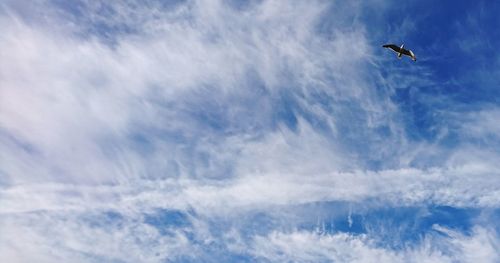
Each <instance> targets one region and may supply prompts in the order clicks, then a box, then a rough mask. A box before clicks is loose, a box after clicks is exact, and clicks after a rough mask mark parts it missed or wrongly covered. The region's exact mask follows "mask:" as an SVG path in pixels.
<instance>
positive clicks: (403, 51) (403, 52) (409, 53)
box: [382, 44, 417, 61]
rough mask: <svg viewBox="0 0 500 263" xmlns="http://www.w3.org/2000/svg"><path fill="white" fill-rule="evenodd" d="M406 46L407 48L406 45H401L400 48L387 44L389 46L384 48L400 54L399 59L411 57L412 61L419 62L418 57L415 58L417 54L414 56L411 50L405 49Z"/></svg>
mask: <svg viewBox="0 0 500 263" xmlns="http://www.w3.org/2000/svg"><path fill="white" fill-rule="evenodd" d="M404 46H405V44H403V45H401V47H398V46H396V45H394V44H387V45H383V46H382V47H385V48H390V49H392V50H393V51H394V52H396V53H398V58H401V55H406V56H409V57H411V59H412V60H413V61H417V57H416V56H415V54H413V52H412V51H411V50H408V49H404Z"/></svg>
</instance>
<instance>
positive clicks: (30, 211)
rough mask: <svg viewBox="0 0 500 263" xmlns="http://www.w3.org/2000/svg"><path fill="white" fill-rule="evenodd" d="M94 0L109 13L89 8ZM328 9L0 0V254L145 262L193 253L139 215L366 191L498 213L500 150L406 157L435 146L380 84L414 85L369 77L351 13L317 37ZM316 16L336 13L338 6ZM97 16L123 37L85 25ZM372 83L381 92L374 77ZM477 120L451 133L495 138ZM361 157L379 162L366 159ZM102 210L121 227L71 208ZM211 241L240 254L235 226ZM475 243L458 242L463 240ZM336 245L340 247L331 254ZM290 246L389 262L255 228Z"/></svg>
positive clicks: (325, 241)
mask: <svg viewBox="0 0 500 263" xmlns="http://www.w3.org/2000/svg"><path fill="white" fill-rule="evenodd" d="M102 5H104V6H106V8H108V9H110V10H114V11H113V12H114V15H109V14H103V13H99V12H100V11H99V10H101V8H102ZM356 6H357V5H356V4H353V8H354V7H356ZM327 7H331V6H327V5H326V4H325V3H323V2H307V3H305V2H303V3H301V2H299V3H295V4H290V3H287V2H282V1H264V2H262V3H259V4H255V5H252V6H250V7H247V8H243V9H242V10H239V11H236V10H235V9H233V8H231V7H230V6H228V5H225V4H224V3H223V2H219V1H214V2H208V1H188V2H187V3H184V4H180V5H178V6H177V7H176V8H174V9H168V10H165V9H164V8H162V7H160V6H157V5H139V4H137V3H135V2H133V1H131V2H127V3H112V4H109V3H102V2H94V1H92V2H83V3H82V7H81V10H80V11H81V14H78V15H76V14H75V15H74V16H72V15H71V14H70V13H64V12H62V11H61V10H60V9H58V8H56V7H54V6H53V5H51V4H50V3H47V2H44V1H42V2H40V3H37V4H33V5H32V6H30V7H26V9H23V8H21V9H23V10H24V12H25V13H24V12H21V11H19V8H20V7H19V6H17V5H15V4H13V3H8V4H4V5H2V10H3V11H2V12H0V27H1V28H3V32H2V34H1V35H0V46H1V47H2V48H1V49H0V56H1V57H2V59H1V60H0V83H1V86H0V95H1V96H0V222H1V223H2V224H0V225H1V227H0V233H4V234H2V235H1V237H0V255H1V256H0V258H2V259H5V260H7V261H11V262H12V261H14V262H15V261H19V262H31V261H33V260H34V259H36V261H42V262H43V261H46V262H53V261H64V260H65V259H67V258H72V259H74V261H83V262H85V261H99V260H101V259H103V260H118V261H119V260H123V261H153V262H154V261H159V260H160V259H162V258H168V257H169V256H174V257H176V256H181V255H186V254H189V253H188V252H186V251H191V250H195V251H198V252H197V253H199V254H197V253H194V254H195V256H196V255H201V254H203V253H202V252H201V251H199V250H201V249H199V248H196V246H193V244H191V243H190V242H191V241H190V240H188V239H189V238H188V237H187V234H186V233H183V232H182V231H180V232H176V233H175V234H173V235H171V236H164V235H161V234H160V233H158V232H157V230H155V229H154V228H153V227H151V226H149V225H147V224H143V223H142V221H141V220H142V219H141V215H143V214H144V213H149V212H151V211H153V210H155V209H157V208H165V209H179V210H181V211H189V210H190V209H194V210H195V211H196V213H198V214H199V215H201V216H205V217H208V218H212V217H216V216H226V215H228V216H229V217H230V216H231V215H232V213H234V212H236V211H243V213H244V212H245V211H248V210H251V209H254V208H256V209H259V210H266V209H269V208H271V207H272V206H275V205H295V204H304V203H309V202H323V201H353V202H362V201H363V200H366V199H370V198H374V199H380V200H381V202H387V203H388V204H399V205H409V204H415V203H421V202H427V201H429V200H430V201H432V202H435V203H437V204H446V205H454V206H477V207H498V204H499V203H500V202H499V201H500V200H499V199H500V182H499V181H498V180H499V177H498V174H499V173H500V171H499V167H498V165H497V164H496V162H495V158H496V157H498V154H497V152H494V151H490V152H483V151H480V150H478V148H477V147H475V146H468V147H462V148H460V149H457V150H456V151H454V152H453V153H451V154H449V155H446V156H444V157H442V158H443V162H442V163H441V164H440V165H438V166H432V167H429V166H431V165H427V166H426V165H422V166H423V167H420V168H416V167H412V166H411V163H412V161H414V160H415V159H418V158H424V157H425V156H428V155H432V154H434V155H437V154H436V153H441V152H443V149H441V148H440V146H439V145H430V144H425V143H415V142H411V141H410V140H409V139H408V138H407V137H406V135H405V131H404V127H403V126H404V124H403V123H402V122H401V116H400V113H399V112H398V108H397V106H396V105H394V104H393V103H392V102H391V101H390V99H388V98H387V97H386V95H389V94H390V93H391V92H392V91H393V89H395V86H396V85H402V86H409V85H412V84H413V83H415V82H417V81H422V80H418V79H416V78H411V79H409V80H408V79H406V80H405V81H404V82H403V81H401V82H400V81H399V79H397V78H395V79H390V78H382V77H380V76H378V75H377V74H376V73H373V71H376V69H377V66H376V65H377V63H376V62H374V60H375V58H376V56H375V55H374V52H373V50H372V47H371V44H370V43H369V40H368V39H367V36H366V32H365V31H364V29H363V26H362V24H356V26H355V27H353V28H352V30H348V31H346V30H340V29H332V30H331V31H327V32H321V34H323V35H321V34H319V32H317V28H316V26H317V23H318V22H319V21H320V20H321V19H322V18H324V16H325V15H327V14H326V13H325V10H326V9H327ZM358 7H359V6H358ZM106 8H104V9H106ZM35 10H39V12H36V11H35ZM66 11H67V10H66ZM330 11H331V12H333V13H332V14H328V15H329V16H332V17H333V18H331V19H334V20H335V21H337V20H338V21H341V20H342V19H346V16H347V17H349V14H346V13H342V12H344V11H345V10H344V9H339V11H337V9H336V8H332V10H330ZM350 12H353V13H356V12H358V11H357V10H355V9H353V10H350ZM40 14H43V15H40ZM42 17H44V18H42ZM98 25H101V26H103V25H106V26H108V28H125V29H130V31H131V32H129V33H124V32H122V31H119V32H114V31H113V30H108V29H103V30H104V31H106V30H108V31H106V32H104V33H102V32H101V33H99V32H96V29H97V28H98V27H99V26H98ZM101 29H102V28H101ZM103 34H104V35H103ZM418 70H420V71H425V68H417V69H416V71H418ZM424 81H428V80H424ZM379 82H380V83H382V84H381V85H383V86H384V87H385V88H386V90H384V91H383V92H382V93H384V94H379V93H378V92H377V91H376V89H374V88H373V86H374V85H376V84H374V83H379ZM385 93H387V94H385ZM289 104H293V106H290V105H289ZM287 106H290V109H289V111H290V112H286V113H284V114H283V115H285V116H280V115H279V113H280V112H282V111H284V110H285V108H286V107H287ZM481 116H483V115H481ZM484 116H485V117H484V119H485V120H490V121H489V122H481V123H483V126H484V127H482V128H480V129H479V128H478V129H479V130H478V129H465V130H466V131H467V132H468V133H469V134H472V135H474V136H476V135H477V136H482V134H483V132H486V133H494V132H495V131H496V130H497V128H498V127H496V126H495V125H494V124H492V123H491V120H493V119H494V117H495V116H496V115H494V114H493V115H490V114H485V115H484ZM287 118H290V119H293V121H291V122H293V123H294V124H293V125H290V124H288V125H287V120H288V119H287ZM380 128H384V129H386V130H387V132H386V133H387V134H386V135H384V136H385V137H384V136H382V135H380V134H379V133H378V129H380ZM471 154H472V155H473V156H472V157H471V156H470V155H471ZM422 156H424V157H422ZM424 159H425V158H424ZM373 160H375V161H380V162H383V165H381V169H379V170H377V171H373V170H370V169H371V167H370V165H368V164H367V163H369V162H370V161H373ZM271 209H272V208H271ZM110 210H111V211H118V212H119V213H120V214H122V215H124V217H125V219H124V223H123V224H124V225H123V226H120V227H118V226H115V225H113V223H111V224H110V225H105V226H93V225H92V223H90V222H88V221H86V220H85V215H86V214H90V215H101V214H103V213H104V212H105V211H110ZM97 217H98V216H97ZM108 223H109V222H108ZM193 224H195V226H194V228H195V229H194V230H193V231H194V234H195V235H198V236H200V239H203V240H210V239H215V238H217V237H213V236H212V235H211V233H210V231H208V230H207V228H208V227H207V226H206V224H208V223H207V222H203V220H202V219H196V220H195V222H194V223H193ZM481 231H483V230H478V233H479V234H477V235H479V236H481V235H483V236H484V235H489V233H488V232H484V231H485V230H484V231H483V232H481ZM481 233H483V234H481ZM226 236H227V238H233V239H234V240H237V241H238V240H239V241H238V242H237V244H236V245H235V246H234V249H235V250H241V251H245V247H246V245H248V244H247V243H246V242H248V240H243V239H244V237H241V236H239V234H238V233H237V231H233V232H228V233H226ZM481 238H483V237H481ZM481 238H479V239H478V240H483V239H481ZM457 240H468V239H467V237H461V236H459V237H457ZM474 240H475V239H474ZM474 240H472V241H470V240H469V241H470V242H469V241H467V242H468V243H467V242H466V241H464V242H466V243H460V242H462V241H457V242H459V243H460V244H463V245H460V246H464V249H469V248H470V249H472V248H471V247H470V246H469V245H470V244H474V242H476V241H474ZM207 242H208V241H207ZM265 242H270V243H271V245H269V246H267V245H266V246H265V245H264V243H265ZM307 242H309V243H311V242H317V243H319V246H318V247H315V248H311V247H309V244H307V246H304V243H307ZM495 242H496V241H495ZM332 244H333V246H332ZM336 246H340V247H344V248H345V250H346V251H347V252H346V254H342V253H340V252H342V251H339V253H340V254H338V255H337V254H335V253H333V254H332V255H330V253H329V252H330V251H331V250H332V249H333V251H337V250H336V249H337V248H335V247H336ZM457 246H458V245H457ZM302 248H303V249H304V250H301V254H300V255H298V257H300V258H301V259H304V260H311V261H314V260H315V259H317V257H318V255H319V256H321V257H325V258H329V257H330V256H332V257H333V256H335V257H337V256H338V257H340V258H343V259H349V258H351V257H352V254H350V251H354V252H355V253H358V252H359V258H360V259H367V260H371V259H372V258H377V259H381V260H382V259H387V260H396V261H398V260H400V259H401V258H402V255H401V254H398V253H397V252H387V251H386V250H383V249H380V248H375V247H373V246H371V245H370V244H369V241H367V240H366V239H363V238H358V237H351V236H348V235H340V234H339V235H335V236H328V237H318V236H315V235H313V234H310V233H302V232H297V233H292V234H284V233H279V232H275V233H273V234H271V235H270V236H267V237H259V238H257V239H256V241H255V248H254V249H255V251H254V252H255V253H257V250H260V249H262V251H263V252H262V253H264V254H259V255H260V256H262V257H269V258H270V259H275V260H281V259H282V257H288V256H290V255H288V253H289V252H290V251H294V250H295V249H302ZM334 248H335V249H334ZM290 249H292V250H290ZM280 250H286V251H285V253H284V254H283V255H282V256H276V255H273V254H274V253H275V252H276V253H277V252H278V251H280ZM22 251H23V252H22ZM325 251H326V252H325ZM427 252H428V251H425V253H427ZM259 253H261V252H259ZM412 253H417V252H412ZM422 253H424V252H422ZM426 255H427V254H426ZM475 255H478V256H480V255H479V254H475ZM484 255H485V257H488V256H491V251H489V250H488V251H487V250H485V251H484ZM428 256H429V255H428ZM345 257H347V258H345ZM429 257H430V259H432V258H438V259H442V258H446V257H444V256H443V255H440V254H432V253H431V254H430V256H429ZM292 259H293V258H292ZM352 259H356V258H355V257H354V258H352Z"/></svg>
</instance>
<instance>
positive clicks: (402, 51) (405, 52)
mask: <svg viewBox="0 0 500 263" xmlns="http://www.w3.org/2000/svg"><path fill="white" fill-rule="evenodd" d="M400 52H401V53H402V54H404V55H407V56H410V57H412V56H413V54H412V53H411V51H410V50H408V49H404V48H403V49H401V51H400Z"/></svg>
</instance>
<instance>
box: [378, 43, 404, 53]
mask: <svg viewBox="0 0 500 263" xmlns="http://www.w3.org/2000/svg"><path fill="white" fill-rule="evenodd" d="M382 47H385V48H390V49H392V50H394V51H396V52H400V50H401V49H400V48H399V47H398V46H396V45H394V44H387V45H383V46H382Z"/></svg>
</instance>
